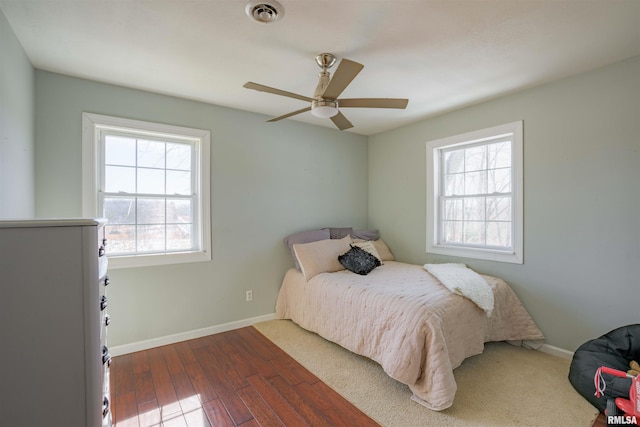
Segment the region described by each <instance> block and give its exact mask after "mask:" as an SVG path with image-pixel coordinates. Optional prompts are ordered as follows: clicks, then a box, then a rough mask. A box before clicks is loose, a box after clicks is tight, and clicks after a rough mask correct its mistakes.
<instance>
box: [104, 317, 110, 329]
mask: <svg viewBox="0 0 640 427" xmlns="http://www.w3.org/2000/svg"><path fill="white" fill-rule="evenodd" d="M110 324H111V316H109V315H108V314H107V315H105V316H104V326H109V325H110Z"/></svg>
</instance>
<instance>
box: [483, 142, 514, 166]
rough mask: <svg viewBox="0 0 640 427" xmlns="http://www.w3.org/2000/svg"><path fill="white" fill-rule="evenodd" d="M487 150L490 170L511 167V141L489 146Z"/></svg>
mask: <svg viewBox="0 0 640 427" xmlns="http://www.w3.org/2000/svg"><path fill="white" fill-rule="evenodd" d="M487 149H488V153H487V157H488V162H489V163H488V166H489V168H492V169H498V168H509V167H511V141H505V142H496V143H495V144H489V145H488V146H487Z"/></svg>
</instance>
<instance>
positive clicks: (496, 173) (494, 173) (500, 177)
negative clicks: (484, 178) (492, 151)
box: [487, 168, 511, 194]
mask: <svg viewBox="0 0 640 427" xmlns="http://www.w3.org/2000/svg"><path fill="white" fill-rule="evenodd" d="M488 173H489V182H488V183H487V185H488V188H487V190H488V191H487V192H488V193H489V194H491V193H510V192H511V168H506V169H495V170H490V171H489V172H488Z"/></svg>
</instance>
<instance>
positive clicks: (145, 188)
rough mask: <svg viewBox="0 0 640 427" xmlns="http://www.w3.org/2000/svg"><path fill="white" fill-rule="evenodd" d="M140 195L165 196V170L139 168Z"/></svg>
mask: <svg viewBox="0 0 640 427" xmlns="http://www.w3.org/2000/svg"><path fill="white" fill-rule="evenodd" d="M138 193H142V194H164V170H162V169H144V168H138Z"/></svg>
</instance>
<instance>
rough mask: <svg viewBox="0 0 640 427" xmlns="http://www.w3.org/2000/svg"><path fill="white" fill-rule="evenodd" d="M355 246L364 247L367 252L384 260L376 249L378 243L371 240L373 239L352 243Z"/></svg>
mask: <svg viewBox="0 0 640 427" xmlns="http://www.w3.org/2000/svg"><path fill="white" fill-rule="evenodd" d="M352 245H353V246H357V247H359V248H360V249H363V250H365V251H367V252H369V253H370V254H371V255H373V256H374V257H376V258H378V259H379V260H380V262H382V258H380V254H379V253H378V250H377V249H376V245H375V244H374V243H373V242H372V241H371V240H367V241H364V242H357V243H352Z"/></svg>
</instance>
